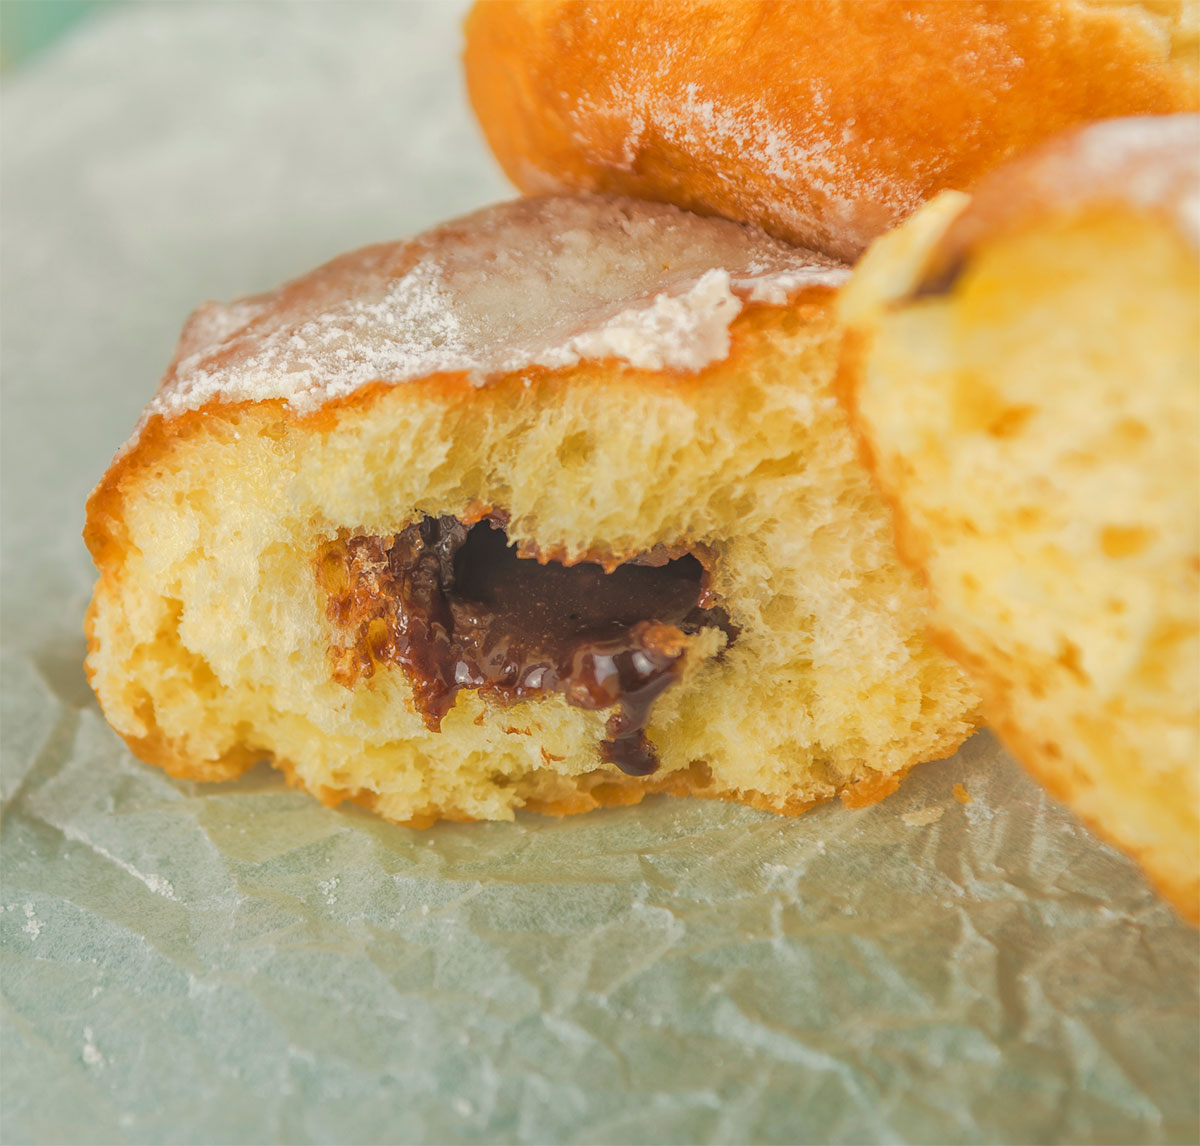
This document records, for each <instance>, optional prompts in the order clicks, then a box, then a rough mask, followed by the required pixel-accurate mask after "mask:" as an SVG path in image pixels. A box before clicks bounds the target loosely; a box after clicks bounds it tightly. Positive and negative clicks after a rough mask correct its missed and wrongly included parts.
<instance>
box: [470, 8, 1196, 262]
mask: <svg viewBox="0 0 1200 1146" xmlns="http://www.w3.org/2000/svg"><path fill="white" fill-rule="evenodd" d="M1197 12H1198V7H1197V5H1196V4H1195V3H1194V2H1190V3H1176V2H1171V0H1167V2H1164V3H1155V4H1096V3H1091V2H1086V0H1022V2H1021V3H987V2H974V0H954V2H953V3H947V2H945V0H916V2H913V0H854V2H853V3H845V2H838V0H804V2H803V3H795V2H788V0H783V2H781V0H639V2H638V3H611V2H607V0H480V2H479V3H477V4H476V5H475V7H474V8H473V9H472V11H471V13H470V15H469V17H468V19H467V24H466V50H465V57H464V58H465V63H466V75H467V84H468V90H469V92H470V96H471V101H472V103H473V105H474V108H475V112H476V115H477V116H478V118H479V122H480V124H481V125H482V127H483V131H484V135H485V136H486V138H487V140H488V143H489V144H490V145H491V148H492V150H493V151H494V152H495V154H496V157H497V159H499V161H500V164H501V166H502V167H503V168H504V170H505V172H506V173H507V174H508V176H509V178H511V179H512V180H513V182H514V183H515V184H516V185H517V186H518V187H519V188H521V190H522V191H525V192H530V193H535V194H545V193H547V192H551V191H563V190H568V189H574V190H584V191H600V192H617V193H620V194H625V195H633V196H636V197H638V198H643V199H654V200H659V201H662V202H669V203H675V204H677V205H679V206H681V207H686V208H688V209H690V210H693V211H699V212H700V213H702V214H706V215H707V214H712V215H720V216H723V217H725V218H728V219H739V220H743V221H748V222H751V223H755V224H757V225H759V226H761V227H764V228H766V230H768V231H769V232H771V233H772V234H774V235H778V236H779V237H781V238H784V239H788V240H790V241H792V242H796V243H800V244H802V245H804V246H807V247H812V248H814V249H816V250H822V251H826V252H828V253H830V254H834V255H837V256H839V257H842V258H847V259H853V258H854V257H856V256H857V255H858V254H859V253H860V252H861V251H862V250H863V249H864V248H865V247H866V245H867V244H868V243H869V242H870V241H871V240H872V239H873V238H875V237H876V236H878V235H881V234H882V233H883V232H884V231H886V230H887V229H888V228H889V227H891V226H893V225H895V224H896V223H898V222H899V221H900V220H901V219H903V218H905V217H907V215H909V214H910V213H911V212H912V211H913V210H914V209H915V208H916V207H917V206H918V205H919V204H921V203H922V202H924V201H925V200H926V199H928V198H929V197H930V196H931V195H933V194H935V193H936V192H938V191H941V190H944V189H947V188H951V189H957V190H966V189H968V188H969V187H970V186H971V185H972V184H973V183H974V182H975V181H976V180H977V179H978V178H979V177H980V176H981V175H983V174H984V173H985V172H987V171H989V170H990V169H991V168H993V167H994V166H996V164H998V163H1000V162H1001V161H1003V160H1004V159H1006V158H1008V157H1009V156H1012V155H1015V154H1018V153H1020V152H1023V151H1026V150H1028V149H1029V148H1031V147H1033V146H1034V145H1036V144H1038V143H1040V142H1041V141H1043V140H1045V139H1048V138H1049V137H1050V136H1052V135H1054V134H1055V133H1057V132H1059V131H1062V130H1065V129H1067V128H1069V127H1072V126H1075V125H1078V124H1082V123H1086V122H1088V121H1090V120H1094V119H1102V118H1105V117H1110V116H1128V115H1138V114H1146V113H1166V112H1176V111H1195V110H1197V108H1198V107H1200V38H1198V20H1197Z"/></svg>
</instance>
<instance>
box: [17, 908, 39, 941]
mask: <svg viewBox="0 0 1200 1146" xmlns="http://www.w3.org/2000/svg"><path fill="white" fill-rule="evenodd" d="M21 930H22V931H24V932H25V934H26V935H28V936H29V937H30V939H36V938H37V937H38V936H39V935H41V933H42V921H41V920H40V919H38V917H37V916H36V915H34V913H33V904H32V903H27V904H25V926H24V927H22V928H21Z"/></svg>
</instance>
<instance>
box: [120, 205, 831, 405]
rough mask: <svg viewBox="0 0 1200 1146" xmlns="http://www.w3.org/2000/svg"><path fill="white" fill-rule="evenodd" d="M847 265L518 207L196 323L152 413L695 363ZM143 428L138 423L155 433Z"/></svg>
mask: <svg viewBox="0 0 1200 1146" xmlns="http://www.w3.org/2000/svg"><path fill="white" fill-rule="evenodd" d="M848 274H849V271H848V269H847V268H846V267H845V266H844V265H842V264H841V263H838V262H837V261H836V260H832V259H828V258H825V257H823V256H820V255H816V254H813V253H812V252H809V251H804V250H800V249H798V248H795V247H791V246H788V245H787V244H784V243H780V242H777V241H776V240H774V239H771V238H769V237H768V236H766V235H764V234H762V233H761V232H759V231H756V230H754V229H752V228H749V227H745V226H741V225H738V224H735V223H730V222H727V221H725V220H720V219H703V218H700V217H698V216H695V215H691V214H688V213H687V212H683V211H679V210H677V209H676V208H674V207H670V206H666V205H663V204H657V203H644V202H640V201H636V200H632V199H622V198H616V197H604V196H563V197H549V198H545V199H521V200H516V201H514V202H511V203H504V204H500V205H499V206H496V207H492V208H489V209H487V210H484V211H480V212H478V213H476V214H475V215H471V216H468V217H467V218H465V219H461V220H459V221H457V222H454V223H449V224H446V225H445V226H443V227H440V228H438V229H436V230H434V231H431V232H429V233H428V234H427V235H424V236H422V237H420V238H419V239H416V240H414V241H412V242H409V243H403V242H401V243H386V244H380V245H378V246H375V247H368V248H365V249H363V250H361V251H356V252H353V253H352V254H349V255H345V256H342V257H341V258H340V259H335V260H334V261H333V262H331V263H328V264H326V265H325V266H324V267H321V268H319V269H318V270H316V271H314V272H313V273H312V274H310V275H308V276H306V277H305V278H302V279H299V280H296V281H294V282H292V283H289V284H287V285H286V286H285V287H281V288H279V289H278V290H276V291H273V292H271V293H269V294H266V295H261V296H259V297H257V298H252V299H245V300H241V301H239V302H236V303H233V304H232V305H231V306H229V307H220V306H218V305H217V304H213V303H208V304H205V305H204V306H203V307H201V308H200V309H199V310H198V311H197V312H196V314H195V315H193V317H192V319H191V320H190V321H189V323H188V325H187V327H186V328H185V330H184V333H183V336H182V338H181V340H180V345H179V349H178V351H177V354H176V360H175V362H174V364H173V365H172V367H171V369H170V370H169V371H168V374H167V377H166V378H165V379H164V382H163V386H162V388H161V389H160V391H159V393H158V395H157V396H156V397H155V399H154V401H153V402H152V404H151V406H150V407H149V409H148V410H147V412H146V417H147V418H148V417H150V416H152V415H154V414H162V415H165V416H167V417H172V416H175V415H177V414H179V413H181V412H183V411H185V410H190V409H197V408H199V407H200V406H202V405H204V404H205V403H206V402H208V401H210V400H213V399H222V400H225V401H262V400H267V399H284V400H286V401H287V402H288V403H289V404H290V405H291V407H292V408H293V409H295V410H297V411H299V412H308V411H311V410H313V409H316V408H317V407H319V406H320V405H322V404H323V403H325V402H327V401H329V400H330V399H334V398H339V397H342V396H344V395H347V394H350V393H352V392H353V391H355V390H356V389H358V388H360V387H362V386H365V385H367V384H369V383H373V382H385V383H393V384H394V383H400V382H406V381H410V380H414V379H418V378H424V377H428V376H430V375H433V374H442V373H460V374H466V375H468V376H469V377H470V378H471V380H472V381H473V382H474V383H475V384H477V385H484V384H486V383H487V381H488V379H489V378H492V377H496V376H499V375H502V374H508V373H512V372H515V371H520V370H523V369H526V368H528V367H531V366H546V367H550V368H561V367H566V366H571V365H574V364H575V363H576V362H578V361H579V360H580V359H583V358H607V357H613V358H619V359H622V360H624V361H626V362H629V363H631V364H632V365H634V366H638V367H643V368H647V369H656V370H657V369H664V368H668V367H669V368H674V369H681V370H693V371H694V370H700V369H702V368H703V367H705V366H707V365H708V364H709V363H711V362H713V361H716V360H719V359H721V358H723V357H724V356H725V355H726V354H728V351H729V325H730V323H731V322H732V321H733V319H734V317H735V316H736V315H737V314H738V312H739V311H740V310H741V309H742V306H743V304H744V303H746V302H763V303H769V304H772V305H783V304H784V303H785V302H786V301H787V299H788V298H789V297H792V296H794V295H795V294H797V293H798V292H800V291H802V290H805V289H807V288H810V287H837V286H839V285H840V284H841V283H842V282H844V281H845V279H846V277H847V276H848ZM144 420H145V419H143V424H144Z"/></svg>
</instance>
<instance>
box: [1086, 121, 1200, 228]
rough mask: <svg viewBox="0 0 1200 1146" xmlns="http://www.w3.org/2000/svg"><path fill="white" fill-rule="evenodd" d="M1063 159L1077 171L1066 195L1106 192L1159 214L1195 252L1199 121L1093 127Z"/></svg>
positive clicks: (1199, 221) (1199, 224) (1199, 215)
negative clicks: (1163, 214)
mask: <svg viewBox="0 0 1200 1146" xmlns="http://www.w3.org/2000/svg"><path fill="white" fill-rule="evenodd" d="M1065 159H1066V161H1067V162H1073V163H1075V164H1077V165H1078V166H1077V174H1076V176H1075V177H1074V178H1073V179H1072V180H1071V181H1070V184H1069V186H1068V187H1067V188H1066V190H1067V191H1068V192H1070V191H1071V190H1073V188H1074V186H1076V185H1077V186H1079V187H1080V189H1081V191H1082V190H1084V189H1090V190H1091V191H1092V194H1093V196H1095V195H1097V194H1098V193H1099V194H1102V193H1103V192H1104V191H1106V190H1107V189H1111V190H1112V191H1113V193H1115V194H1117V195H1119V196H1120V197H1121V198H1122V199H1124V200H1126V201H1127V202H1129V203H1132V204H1133V205H1134V206H1136V207H1139V208H1143V209H1146V210H1155V209H1165V210H1166V211H1168V212H1169V213H1170V214H1171V215H1172V216H1173V217H1174V219H1175V221H1176V223H1177V224H1178V226H1179V229H1180V230H1181V231H1182V232H1183V234H1184V236H1185V237H1186V238H1187V240H1188V241H1189V242H1190V243H1191V244H1192V245H1193V246H1196V247H1200V116H1195V115H1172V116H1154V117H1140V118H1133V119H1115V120H1108V121H1105V122H1102V123H1097V124H1094V125H1092V126H1091V127H1089V128H1087V129H1085V130H1084V131H1081V132H1080V133H1079V135H1078V137H1077V142H1076V146H1075V147H1074V148H1073V149H1070V150H1069V151H1068V153H1067V155H1066V157H1065Z"/></svg>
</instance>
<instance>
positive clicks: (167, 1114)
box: [0, 3, 1200, 1143]
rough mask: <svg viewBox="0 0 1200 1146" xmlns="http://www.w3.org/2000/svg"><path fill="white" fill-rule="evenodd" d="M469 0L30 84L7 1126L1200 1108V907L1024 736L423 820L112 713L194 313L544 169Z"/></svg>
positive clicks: (569, 1122) (679, 1123) (116, 19)
mask: <svg viewBox="0 0 1200 1146" xmlns="http://www.w3.org/2000/svg"><path fill="white" fill-rule="evenodd" d="M458 18H459V12H458V10H457V8H456V6H454V5H450V6H446V5H440V4H438V5H419V6H418V5H393V4H383V5H358V4H336V5H317V4H301V5H296V6H292V5H284V4H278V3H275V4H268V5H265V6H262V7H258V6H254V5H247V4H238V5H232V4H230V5H217V6H205V5H168V4H163V5H131V6H128V7H122V8H116V9H114V10H113V11H111V12H109V13H107V14H105V15H104V16H103V17H102V18H100V19H97V20H96V21H95V22H94V23H92V24H91V25H88V26H86V27H84V28H82V29H81V30H80V31H79V33H78V34H77V35H76V36H75V37H74V38H73V39H72V40H70V41H69V42H67V43H66V44H63V45H61V46H60V48H59V49H58V50H57V51H56V52H55V53H54V54H53V55H51V56H49V57H47V58H45V59H43V60H42V61H40V62H39V63H38V64H36V65H35V66H34V67H33V68H32V69H31V70H29V71H27V72H24V73H20V74H18V75H16V76H15V77H13V78H11V79H10V80H9V82H8V85H7V88H6V90H5V92H4V105H5V106H4V139H3V148H4V155H3V179H4V185H3V244H4V255H3V267H2V272H3V275H2V277H3V282H2V286H3V295H2V300H0V301H2V309H0V321H2V323H3V331H2V334H3V347H2V353H3V368H4V410H3V414H4V417H3V435H4V451H3V459H2V460H3V467H4V471H3V476H4V489H3V495H4V502H3V541H4V568H3V576H4V616H3V621H4V638H5V653H4V660H3V699H4V709H3V741H4V757H3V772H2V780H3V798H4V834H3V863H4V867H3V887H2V902H0V955H2V960H3V962H2V965H0V966H2V973H3V1003H4V1011H3V1026H2V1028H0V1029H2V1036H3V1045H2V1051H3V1059H2V1082H3V1114H2V1117H3V1125H2V1128H0V1129H2V1137H3V1140H4V1141H5V1142H6V1143H18V1142H38V1143H54V1142H63V1143H83V1142H136V1143H142V1142H195V1143H214V1142H296V1143H300V1142H323V1143H351V1142H422V1143H433V1142H438V1143H441V1142H446V1143H449V1142H479V1143H494V1142H643V1141H645V1142H808V1141H814V1142H815V1141H822V1142H951V1141H953V1142H981V1143H990V1142H1081V1141H1087V1142H1167V1141H1173V1142H1194V1141H1196V1140H1197V1138H1198V1137H1200V1126H1198V1116H1197V1090H1198V1087H1197V1062H1198V1057H1200V1047H1198V1034H1197V1031H1198V1013H1197V974H1198V969H1197V937H1196V933H1195V932H1194V931H1192V930H1191V929H1190V928H1188V927H1186V926H1184V925H1183V924H1181V923H1179V922H1178V921H1177V920H1176V919H1175V918H1174V916H1173V915H1172V913H1171V912H1170V910H1169V909H1168V908H1166V907H1165V906H1163V905H1162V904H1161V903H1160V902H1159V901H1158V900H1157V899H1156V897H1155V896H1154V894H1153V893H1152V892H1151V891H1150V890H1149V889H1148V888H1147V886H1146V884H1145V883H1144V881H1143V880H1142V878H1141V877H1140V875H1139V874H1138V873H1137V871H1136V870H1135V869H1134V868H1133V867H1132V866H1131V865H1130V864H1129V863H1128V862H1127V861H1126V860H1124V859H1123V858H1122V857H1121V856H1119V855H1117V854H1116V853H1115V852H1113V851H1112V850H1111V849H1109V848H1107V847H1105V846H1104V845H1102V844H1100V843H1098V842H1097V841H1096V840H1095V839H1094V838H1093V837H1091V836H1090V835H1089V834H1088V833H1087V832H1086V831H1085V830H1084V829H1083V828H1081V827H1080V826H1079V825H1078V824H1077V823H1076V821H1075V820H1073V819H1072V817H1071V816H1070V815H1069V814H1067V813H1066V812H1064V811H1063V810H1062V809H1061V808H1059V807H1057V806H1056V805H1055V804H1053V802H1051V801H1050V800H1048V799H1047V798H1046V797H1045V796H1044V795H1043V794H1042V793H1041V792H1040V791H1039V790H1038V789H1037V788H1036V787H1035V786H1034V785H1033V784H1032V783H1030V782H1029V781H1028V780H1026V779H1025V778H1024V776H1023V774H1022V773H1020V772H1019V770H1018V769H1017V768H1016V767H1015V765H1013V764H1012V762H1011V761H1010V760H1009V759H1008V758H1007V757H1006V756H1005V755H1004V754H1003V752H1001V751H1000V750H999V749H998V748H997V747H996V745H995V743H994V741H992V740H991V739H990V737H988V736H987V735H986V734H984V735H981V736H979V737H976V738H975V739H974V740H972V741H971V742H970V743H969V744H968V745H967V746H966V747H965V749H964V750H963V751H962V752H960V753H959V755H958V756H957V757H956V758H955V759H953V760H950V761H944V762H941V763H938V764H933V765H929V766H926V767H924V768H922V769H919V770H918V771H917V773H915V774H914V775H913V777H911V779H910V781H909V782H908V783H907V784H906V785H905V786H904V787H903V788H902V789H901V791H900V792H899V793H898V794H897V795H896V796H895V797H893V798H892V799H890V800H887V801H886V802H884V803H883V804H882V805H879V806H877V807H875V808H872V809H868V810H866V811H863V812H857V813H853V812H847V811H845V810H843V809H841V808H836V807H831V808H824V809H819V810H817V811H814V812H812V813H810V814H809V815H807V816H804V817H802V818H800V819H798V820H795V821H787V820H782V819H777V818H775V817H773V816H770V815H767V814H763V813H758V812H754V811H752V810H749V809H746V808H742V807H733V806H723V805H715V804H709V803H704V802H695V803H689V802H683V801H676V800H669V799H659V800H654V801H650V802H648V803H647V804H646V805H644V806H642V807H640V808H636V809H626V810H614V811H608V812H602V813H596V814H592V815H590V816H585V817H576V818H574V819H570V820H566V821H563V822H558V821H554V820H546V819H540V818H537V817H523V818H521V819H520V820H519V821H518V822H517V823H515V824H483V825H474V826H469V825H463V826H460V825H442V826H439V827H437V828H434V829H432V830H430V831H428V832H423V833H422V832H414V831H410V830H408V829H405V828H399V827H395V826H393V825H389V824H385V823H382V822H380V821H378V820H376V819H374V818H372V817H371V816H369V815H367V814H365V813H360V812H358V811H353V810H351V811H329V810H326V809H323V808H321V807H319V806H318V805H316V804H315V803H314V802H313V801H311V800H310V799H309V798H307V797H305V796H302V795H299V794H296V793H293V792H290V791H288V790H287V789H286V788H284V786H283V785H282V782H281V781H280V780H279V779H278V778H277V777H276V776H274V775H273V774H272V773H270V772H269V771H268V770H266V769H261V770H259V771H258V772H255V773H253V774H251V775H250V776H248V777H246V778H245V779H244V780H242V781H240V782H238V783H236V784H231V785H222V786H213V787H201V786H194V785H190V784H186V783H179V782H175V781H172V780H170V779H168V778H167V777H166V776H165V775H163V774H162V773H161V772H159V771H157V770H155V769H152V768H148V767H145V766H144V765H142V764H140V763H138V762H137V761H136V760H134V759H133V758H132V757H131V756H130V755H129V753H128V752H127V751H126V750H125V748H124V747H123V745H122V744H121V743H120V742H119V741H118V740H117V738H116V737H115V736H114V735H113V734H112V733H111V732H110V731H109V730H108V728H107V727H106V725H105V724H104V722H103V720H102V719H101V717H100V715H99V713H98V711H97V709H96V706H95V704H94V702H93V701H92V700H91V698H90V693H89V692H88V690H87V686H86V684H85V682H84V679H83V674H82V669H81V667H80V662H81V660H82V656H83V641H82V637H81V635H80V624H81V620H82V615H83V609H84V607H85V604H86V600H87V595H88V592H89V589H90V582H91V577H92V573H91V567H90V564H89V562H88V559H87V556H86V554H85V553H84V551H83V548H82V545H81V543H80V541H79V539H78V534H79V529H80V526H81V523H82V506H83V501H84V498H85V496H86V494H87V492H88V489H89V488H90V486H91V484H92V483H93V482H94V481H95V480H96V478H97V477H98V476H99V474H100V472H101V471H102V470H103V468H104V466H105V465H106V464H107V461H108V458H109V457H110V456H111V454H112V452H113V451H114V450H115V449H116V447H117V446H118V445H119V444H120V442H121V440H122V439H123V437H124V436H125V434H126V433H127V431H128V430H129V428H130V427H131V426H132V424H133V422H134V420H135V418H136V416H137V413H138V411H139V410H140V408H141V406H142V405H143V403H144V402H145V400H146V399H147V397H148V396H149V394H150V392H151V390H152V388H153V385H154V383H155V381H156V380H157V377H158V375H159V373H160V371H161V369H162V367H163V365H164V364H165V362H166V361H167V359H168V357H169V354H170V351H171V347H172V344H173V341H174V338H175V335H176V333H177V330H178V328H179V325H180V323H181V322H182V319H183V317H184V316H185V314H186V313H187V311H188V310H189V309H190V308H191V307H192V305H193V304H195V303H196V302H197V301H199V300H200V299H203V298H206V297H216V298H228V297H231V296H233V295H236V294H239V293H245V292H247V291H252V290H257V289H262V288H265V287H268V286H271V285H273V284H274V283H276V282H277V281H279V280H281V279H283V278H284V277H286V276H289V275H292V274H295V273H298V272H301V271H303V270H306V269H307V268H309V267H310V266H312V265H315V264H316V263H317V262H319V261H321V260H322V259H324V258H327V257H329V256H332V255H333V254H335V253H337V252H338V251H340V250H343V249H347V248H350V247H353V246H356V245H358V244H361V243H365V242H368V241H372V240H377V239H382V238H387V237H392V236H398V235H403V234H406V233H411V232H413V231H415V230H418V229H420V228H422V227H424V226H426V225H428V224H431V223H433V222H434V221H436V220H437V219H439V218H441V217H446V216H451V215H453V214H455V213H458V212H461V211H464V210H466V209H469V208H471V207H474V206H477V205H479V204H482V203H485V202H487V201H489V200H491V199H495V198H499V197H502V196H505V195H507V194H509V191H508V190H507V188H506V187H505V185H504V183H503V182H502V181H501V179H500V177H499V175H498V174H497V172H496V171H495V169H494V168H493V166H492V164H491V161H490V160H489V159H488V157H487V155H486V153H485V151H484V149H483V147H482V145H481V144H480V142H479V141H478V139H477V137H476V135H475V131H474V128H473V127H472V124H471V121H470V118H469V116H468V114H467V111H466V108H465V105H464V101H463V98H462V95H461V90H460V87H461V85H460V80H459V76H458V71H457V53H458V32H457V22H458ZM956 783H959V784H961V785H963V787H964V788H965V791H966V793H967V794H968V795H969V797H970V802H967V803H964V802H961V801H960V800H959V799H957V798H956V797H955V794H954V792H953V785H954V784H956ZM960 795H961V793H960Z"/></svg>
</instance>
